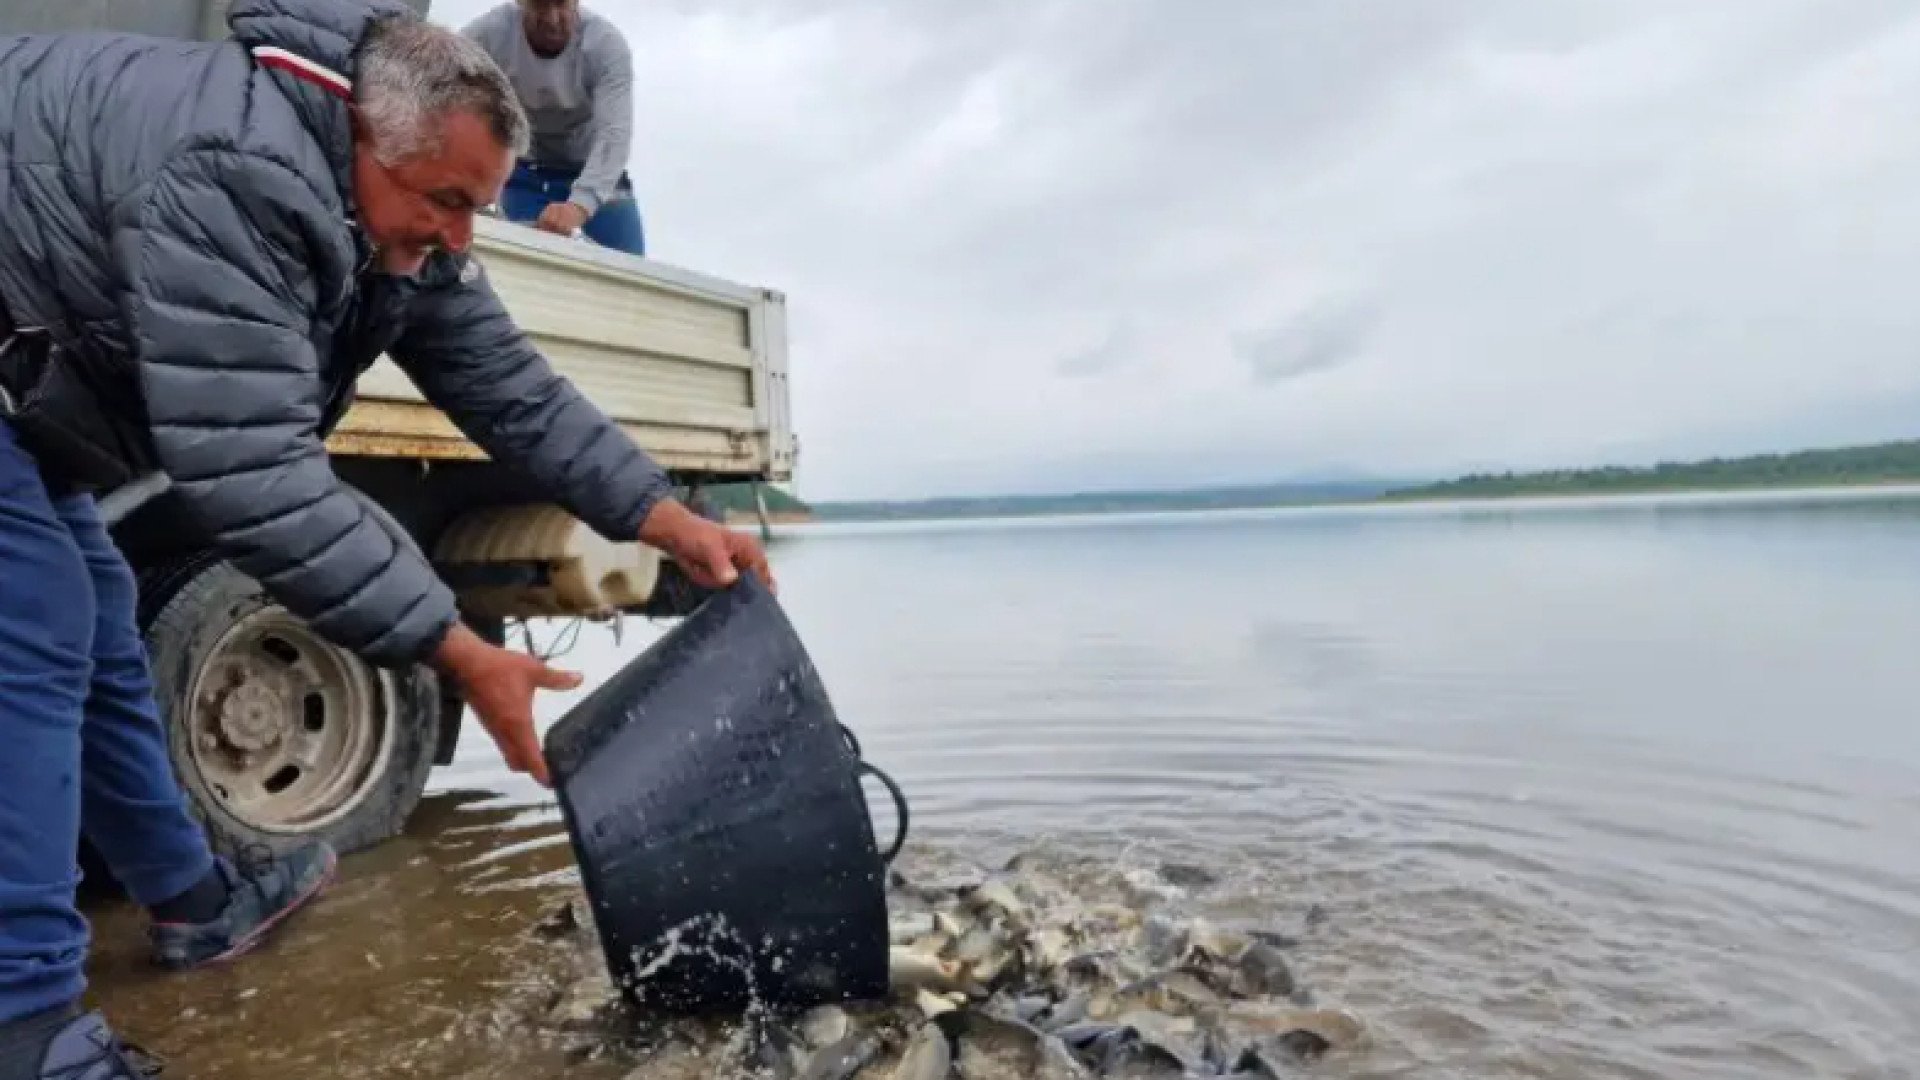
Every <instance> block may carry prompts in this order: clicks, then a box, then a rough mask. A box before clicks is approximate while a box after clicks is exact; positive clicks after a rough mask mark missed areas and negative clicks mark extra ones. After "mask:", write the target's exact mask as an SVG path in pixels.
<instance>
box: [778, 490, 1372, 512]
mask: <svg viewBox="0 0 1920 1080" xmlns="http://www.w3.org/2000/svg"><path fill="white" fill-rule="evenodd" d="M1394 487H1395V485H1394V484H1392V483H1387V482H1382V481H1352V482H1345V481H1328V482H1325V483H1291V484H1263V485H1257V486H1252V487H1229V488H1202V489H1196V490H1192V491H1114V492H1083V493H1079V494H1070V495H998V496H984V497H972V498H950V499H911V500H900V501H891V502H822V503H815V504H814V505H813V512H814V515H815V516H816V517H818V518H820V519H821V520H831V521H888V520H905V519H926V518H969V517H1034V516H1039V515H1044V514H1119V513H1151V512H1155V511H1175V510H1239V509H1250V508H1256V507H1267V506H1306V505H1312V504H1316V503H1330V502H1356V501H1360V500H1365V499H1373V498H1378V497H1379V496H1381V495H1383V494H1385V493H1386V492H1388V491H1391V490H1393V488H1394Z"/></svg>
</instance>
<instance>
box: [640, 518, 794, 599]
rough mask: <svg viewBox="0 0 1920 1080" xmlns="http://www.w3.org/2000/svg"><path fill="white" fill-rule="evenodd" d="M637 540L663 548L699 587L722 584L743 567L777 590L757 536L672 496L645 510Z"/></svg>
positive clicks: (723, 585) (725, 584)
mask: <svg viewBox="0 0 1920 1080" xmlns="http://www.w3.org/2000/svg"><path fill="white" fill-rule="evenodd" d="M640 542H641V543H643V544H646V545H647V546H649V547H654V548H658V549H660V550H661V551H663V552H665V553H666V554H667V555H668V556H669V557H671V558H672V559H673V561H674V562H676V563H678V564H679V565H680V569H682V570H684V571H686V573H687V577H689V578H691V579H692V580H693V583H694V584H696V585H699V586H701V587H702V588H707V589H723V588H726V587H727V586H729V585H732V584H733V583H734V582H735V581H736V580H738V578H739V575H740V572H741V571H743V570H744V571H747V572H749V573H751V574H753V575H754V576H755V577H758V578H759V579H760V580H761V581H762V582H763V583H765V584H766V586H767V588H768V589H769V590H772V591H775V592H778V591H779V586H778V585H777V584H776V583H775V582H774V580H773V568H772V567H771V566H769V565H768V564H767V553H766V552H765V551H764V550H763V549H762V548H761V547H760V542H759V541H758V540H755V539H754V538H753V537H751V536H748V535H747V534H746V533H743V532H736V531H734V530H733V529H728V528H725V527H724V526H721V525H717V524H715V523H713V522H711V521H708V520H707V519H706V518H703V517H701V516H700V515H698V514H696V513H694V512H693V511H691V510H689V509H687V508H686V507H685V506H682V505H681V504H680V503H678V502H676V501H674V500H672V499H662V500H660V502H659V503H657V504H655V506H654V508H653V510H652V511H650V512H649V513H648V514H647V519H646V521H644V522H642V523H641V525H640Z"/></svg>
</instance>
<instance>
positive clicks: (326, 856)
mask: <svg viewBox="0 0 1920 1080" xmlns="http://www.w3.org/2000/svg"><path fill="white" fill-rule="evenodd" d="M338 863H339V860H338V859H337V858H336V857H335V856H334V853H333V849H332V848H330V847H328V846H327V845H326V844H324V843H321V842H318V841H316V842H314V843H312V844H309V845H307V846H306V847H303V848H299V849H297V850H295V851H292V852H289V853H287V854H285V855H279V856H276V855H273V854H272V853H270V852H268V851H267V850H266V849H264V848H258V849H249V850H248V851H247V852H246V853H245V854H243V855H242V856H241V866H240V868H239V869H235V868H234V866H233V864H231V863H229V862H228V861H227V860H225V859H221V860H219V861H218V862H217V864H216V865H217V866H218V867H219V871H220V874H221V875H222V876H223V877H225V878H226V880H227V887H228V889H229V890H231V893H230V895H229V896H228V897H227V907H226V910H225V911H222V912H221V913H220V916H219V917H218V918H216V919H213V920H211V921H209V922H202V923H154V924H153V926H152V927H151V928H149V929H148V931H147V935H148V937H149V939H150V940H151V941H152V943H153V958H154V962H155V963H157V964H159V965H160V966H161V967H163V968H166V969H168V970H170V971H185V970H187V969H189V968H196V967H200V966H202V965H205V964H217V963H221V962H224V961H227V960H231V959H233V958H234V957H236V956H239V955H240V954H241V953H244V952H246V951H247V950H248V949H251V948H253V947H254V946H255V945H258V944H259V943H260V941H261V939H262V938H264V937H266V935H267V932H268V931H270V930H272V929H273V928H274V927H275V926H278V925H279V924H280V923H281V921H282V920H284V919H285V918H286V917H287V916H289V915H291V914H293V913H294V912H296V911H298V910H300V909H301V908H302V907H304V906H306V904H307V902H308V901H310V900H312V899H313V898H314V897H316V896H319V895H320V893H321V892H322V891H324V890H325V889H326V887H327V885H328V884H329V883H331V882H332V881H333V873H334V869H335V867H336V866H337V865H338Z"/></svg>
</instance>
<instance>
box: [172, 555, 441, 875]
mask: <svg viewBox="0 0 1920 1080" xmlns="http://www.w3.org/2000/svg"><path fill="white" fill-rule="evenodd" d="M141 577H142V581H141V585H142V593H143V595H142V598H141V599H142V603H141V608H142V625H141V629H142V630H143V631H144V633H145V635H146V641H147V652H148V655H149V657H150V658H151V661H152V665H153V679H154V692H155V696H156V697H157V698H158V699H159V704H160V712H161V715H162V717H163V718H164V719H165V720H166V722H167V749H168V753H169V756H170V757H171V759H172V763H173V768H174V772H175V774H176V775H177V776H178V777H179V778H180V783H181V786H182V787H183V788H185V790H186V792H187V795H188V798H189V801H190V803H191V806H192V809H193V812H194V813H195V814H196V816H198V817H199V818H200V820H201V821H202V822H203V823H204V824H205V826H206V829H207V835H208V839H209V840H210V841H211V842H212V844H213V846H214V848H215V850H218V851H223V852H226V853H228V854H233V853H235V852H237V851H239V850H241V849H243V848H244V847H246V846H249V845H264V846H266V847H267V848H269V849H271V850H274V851H284V850H287V849H288V848H291V847H293V846H296V845H298V844H300V843H304V842H306V841H309V840H312V839H315V838H318V839H324V840H326V841H327V842H328V843H329V844H331V845H332V846H333V847H334V849H335V850H336V851H339V852H340V853H342V854H348V853H352V852H355V851H361V850H365V849H366V848H369V847H372V846H374V845H375V844H378V843H380V842H382V841H384V840H386V839H388V838H390V837H392V836H394V835H395V834H397V833H398V832H399V831H400V829H401V828H402V827H403V826H404V825H405V824H406V821H407V818H408V817H409V816H411V815H412V813H413V810H414V808H415V807H416V806H417V805H419V802H420V797H421V795H422V793H423V792H424V791H425V789H426V784H427V776H428V773H429V772H430V771H431V770H432V768H433V758H434V750H435V743H436V741H437V739H438V735H439V730H440V715H439V714H440V709H441V692H440V685H439V679H438V678H437V677H436V676H435V675H434V673H433V672H432V671H431V670H430V669H428V668H425V667H415V668H413V669H410V670H408V671H400V672H396V671H389V670H385V669H382V668H379V667H376V666H374V665H373V664H370V663H368V662H367V661H365V660H363V659H361V658H360V657H359V656H357V655H355V654H354V653H352V652H350V651H348V650H346V649H343V648H341V647H340V646H338V645H335V644H333V643H332V642H329V641H327V640H326V639H325V638H322V637H321V636H320V635H319V634H318V633H316V632H314V631H313V630H312V629H310V628H309V627H308V626H307V624H306V623H305V622H304V621H302V620H300V619H299V618H297V617H296V616H294V615H293V614H292V613H291V612H289V611H287V609H286V608H284V607H282V606H280V605H279V604H278V603H277V602H275V601H274V600H272V599H271V598H270V597H268V596H267V594H266V592H265V590H263V589H262V588H261V587H260V586H259V584H258V583H257V582H255V581H254V580H253V579H252V578H249V577H247V576H246V575H245V574H243V573H241V572H240V571H239V570H237V569H235V568H234V567H232V566H230V565H229V564H227V563H225V562H221V561H219V560H217V559H214V558H212V557H209V556H199V557H196V558H193V559H188V560H183V561H182V562H180V563H175V564H173V565H170V566H167V567H161V568H156V569H154V570H151V571H149V572H147V573H145V574H143V575H142V576H141Z"/></svg>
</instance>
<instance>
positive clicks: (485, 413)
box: [387, 262, 672, 542]
mask: <svg viewBox="0 0 1920 1080" xmlns="http://www.w3.org/2000/svg"><path fill="white" fill-rule="evenodd" d="M467 268H468V270H469V271H470V272H469V274H468V275H467V276H468V277H469V278H470V279H471V280H466V281H460V282H456V283H453V284H449V285H446V286H442V287H440V288H435V289H430V290H426V291H424V292H423V293H422V294H421V295H420V296H419V297H417V298H416V299H415V300H414V303H413V308H412V312H411V316H410V318H409V319H408V324H407V330H406V332H405V333H403V334H402V335H401V337H400V340H399V341H397V342H395V343H394V345H393V347H392V348H390V349H389V350H387V351H388V354H389V355H391V356H392V357H393V360H394V362H395V363H396V364H398V365H399V366H400V367H401V369H402V370H404V371H405V372H406V373H407V375H408V377H409V378H411V379H412V380H413V382H414V385H415V386H418V387H419V388H420V392H421V393H422V394H425V395H426V397H427V400H428V401H430V402H432V403H433V404H434V405H435V406H436V407H438V408H439V409H440V410H441V411H442V412H444V413H446V414H447V416H448V417H449V418H451V419H452V420H453V422H454V424H455V425H456V426H458V427H459V428H460V430H461V431H463V432H465V433H466V436H467V438H469V439H472V440H473V441H474V443H475V444H476V445H478V446H479V447H480V448H481V449H483V450H485V451H486V452H487V453H488V455H490V456H491V457H492V458H493V460H495V461H497V462H499V463H501V464H503V465H506V466H508V467H510V468H513V469H516V470H518V471H519V472H521V473H522V474H524V475H526V476H528V477H530V478H532V479H533V481H534V482H535V483H537V484H538V485H539V486H540V487H541V488H542V489H544V490H546V491H549V492H551V493H552V494H553V497H554V500H555V501H556V502H558V503H560V504H561V505H562V506H564V507H565V508H566V509H567V510H568V511H569V512H571V513H572V514H573V515H574V516H575V517H577V518H579V519H580V520H581V521H584V522H586V523H587V525H588V526H590V527H591V528H592V529H593V530H594V531H595V532H598V533H599V534H600V535H601V536H604V537H606V538H607V539H608V540H612V541H615V542H619V541H631V540H633V539H634V538H635V537H636V536H637V535H638V534H639V532H640V523H641V521H643V520H644V519H645V518H646V516H647V514H648V512H649V511H651V510H652V509H653V507H654V504H655V503H657V502H659V501H660V499H661V498H663V497H665V496H667V495H669V494H670V493H671V491H672V484H671V482H670V481H669V480H668V478H667V475H666V473H665V472H663V471H662V470H661V468H660V467H659V466H658V465H657V464H655V463H654V462H653V460H652V459H651V458H649V457H648V456H647V455H646V454H645V453H644V452H643V451H642V450H641V449H640V447H639V446H637V445H636V444H635V443H634V441H633V440H632V439H631V438H629V437H628V436H627V433H626V432H624V431H622V430H621V429H620V428H619V426H618V425H616V424H614V422H613V421H612V420H610V419H608V417H607V415H606V414H605V413H603V412H601V411H600V409H599V407H598V406H596V405H594V404H593V403H592V402H591V401H588V400H587V399H586V397H585V396H584V395H583V394H581V393H580V391H579V390H577V389H576V388H575V387H574V386H573V384H572V383H570V382H568V381H567V380H566V379H564V378H562V377H561V376H560V374H559V373H558V372H556V371H554V370H553V367H552V365H550V364H548V363H547V360H546V358H545V357H544V356H542V355H540V351H539V350H538V349H535V348H534V347H533V343H532V342H531V341H528V340H527V335H526V334H525V333H524V332H522V331H521V330H520V328H519V327H517V326H515V325H514V323H513V319H512V317H510V316H509V315H508V314H507V310H506V307H505V306H504V305H502V304H501V302H500V298H499V297H498V296H497V295H495V293H494V291H493V286H492V285H491V284H489V283H488V281H487V278H486V275H485V274H484V273H483V272H481V270H480V264H479V263H477V262H469V263H468V264H467Z"/></svg>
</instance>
